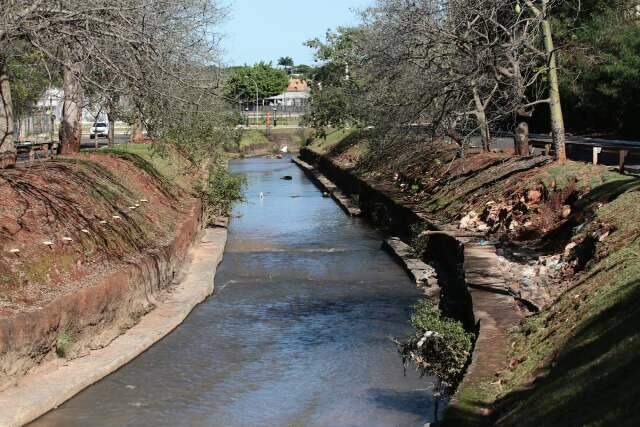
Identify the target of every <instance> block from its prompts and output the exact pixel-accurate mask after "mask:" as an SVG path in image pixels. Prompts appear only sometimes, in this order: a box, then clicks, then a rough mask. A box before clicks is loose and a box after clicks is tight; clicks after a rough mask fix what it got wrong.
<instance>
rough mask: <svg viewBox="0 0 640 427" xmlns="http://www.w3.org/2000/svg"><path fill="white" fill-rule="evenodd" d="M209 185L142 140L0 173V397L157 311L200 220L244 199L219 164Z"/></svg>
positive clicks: (198, 171)
mask: <svg viewBox="0 0 640 427" xmlns="http://www.w3.org/2000/svg"><path fill="white" fill-rule="evenodd" d="M166 149H168V148H166V147H165V150H166ZM208 177H209V178H208V179H207V174H203V173H202V169H201V167H197V166H194V165H193V164H191V163H190V162H189V161H187V160H186V159H185V158H184V157H182V156H180V155H179V154H178V153H177V152H175V151H173V150H170V152H165V153H164V154H163V155H159V154H158V153H156V152H155V151H154V147H153V145H146V144H140V145H125V146H120V147H118V148H116V149H113V150H108V151H107V150H100V151H96V152H92V153H88V154H84V153H81V154H76V155H73V156H68V157H60V158H57V159H56V160H53V161H50V162H45V163H41V164H38V165H35V166H32V167H26V166H24V167H22V166H21V167H18V168H16V169H15V170H6V171H2V173H1V174H0V199H1V200H2V201H3V203H2V205H1V206H0V390H1V389H4V388H6V387H7V386H10V385H11V384H13V383H15V381H16V380H18V379H19V378H20V377H21V376H22V375H24V374H25V373H27V372H29V371H30V370H31V369H33V368H35V367H37V366H38V365H39V364H41V363H42V362H44V361H48V360H54V359H56V358H76V357H80V356H82V355H84V354H86V353H87V352H88V351H90V350H91V349H96V348H101V347H103V346H105V345H107V344H109V343H110V342H111V341H112V340H113V339H114V338H115V337H117V336H118V335H120V334H121V333H123V332H124V331H126V330H127V329H128V328H130V327H131V326H133V325H134V324H136V323H137V321H138V320H139V319H140V317H141V316H143V315H144V314H145V313H147V312H148V311H150V310H152V309H153V308H154V306H155V305H156V303H157V300H158V298H160V296H161V291H162V290H164V289H166V288H168V287H169V286H171V284H172V283H174V282H175V281H176V280H177V279H178V274H179V272H180V268H181V266H182V264H183V261H184V257H185V255H186V252H187V249H188V248H189V246H190V245H191V243H192V242H193V240H194V239H195V237H196V236H197V234H198V233H199V231H200V229H201V226H202V224H203V223H205V224H206V223H208V222H213V221H214V220H215V218H216V217H217V216H224V215H226V213H227V211H228V209H229V206H230V203H231V200H234V199H235V198H237V197H239V195H240V182H238V181H237V180H235V179H234V178H231V177H230V176H229V175H228V174H227V173H226V171H225V170H224V169H221V166H220V165H216V166H215V167H212V168H211V173H210V174H209V175H208ZM212 189H215V191H213V190H212ZM203 201H204V209H203ZM203 212H204V213H205V218H204V219H203Z"/></svg>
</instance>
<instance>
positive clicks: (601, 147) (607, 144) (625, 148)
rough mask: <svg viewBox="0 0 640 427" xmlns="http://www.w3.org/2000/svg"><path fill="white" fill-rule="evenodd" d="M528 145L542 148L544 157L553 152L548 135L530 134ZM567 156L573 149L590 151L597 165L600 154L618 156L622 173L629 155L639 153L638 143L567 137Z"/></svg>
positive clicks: (639, 146)
mask: <svg viewBox="0 0 640 427" xmlns="http://www.w3.org/2000/svg"><path fill="white" fill-rule="evenodd" d="M529 144H530V145H533V146H534V147H539V148H543V149H544V151H545V154H546V155H549V154H551V152H552V150H553V140H552V138H551V137H550V136H548V135H540V134H530V135H529ZM565 146H566V149H567V154H568V155H571V152H572V151H573V150H574V149H582V150H584V149H589V148H590V149H591V153H592V163H593V164H594V165H597V164H598V158H599V155H600V154H601V153H614V154H618V167H619V169H620V172H621V173H624V169H625V162H626V159H627V157H628V156H629V154H633V153H640V141H623V140H616V139H602V138H586V137H573V136H572V137H569V138H567V139H566V141H565Z"/></svg>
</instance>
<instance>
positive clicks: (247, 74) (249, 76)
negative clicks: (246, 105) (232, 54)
mask: <svg viewBox="0 0 640 427" xmlns="http://www.w3.org/2000/svg"><path fill="white" fill-rule="evenodd" d="M288 83H289V78H288V77H287V74H286V73H285V72H283V71H282V70H279V69H277V68H274V67H273V66H272V64H271V63H270V62H269V63H265V62H259V63H257V64H255V65H252V66H250V65H244V66H242V67H233V68H231V69H230V70H229V77H228V78H227V81H226V84H225V94H226V96H227V97H228V98H231V99H234V100H238V99H249V100H250V99H255V98H256V85H257V89H258V97H260V98H267V97H269V96H273V95H277V94H279V93H281V92H282V91H283V90H284V89H285V88H286V87H287V84H288Z"/></svg>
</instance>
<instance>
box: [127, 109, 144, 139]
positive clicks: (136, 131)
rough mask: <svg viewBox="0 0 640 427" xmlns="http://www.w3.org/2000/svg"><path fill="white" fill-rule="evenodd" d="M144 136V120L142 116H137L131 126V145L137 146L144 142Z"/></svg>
mask: <svg viewBox="0 0 640 427" xmlns="http://www.w3.org/2000/svg"><path fill="white" fill-rule="evenodd" d="M143 139H144V134H143V133H142V120H140V116H138V115H136V116H135V118H134V119H133V123H132V124H131V135H129V143H131V144H135V143H138V142H142V140H143Z"/></svg>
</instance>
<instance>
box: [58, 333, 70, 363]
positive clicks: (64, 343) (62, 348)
mask: <svg viewBox="0 0 640 427" xmlns="http://www.w3.org/2000/svg"><path fill="white" fill-rule="evenodd" d="M72 343H73V336H72V335H71V332H69V330H67V329H62V330H60V332H58V336H57V337H56V354H57V355H58V356H59V357H67V355H68V354H69V348H70V347H71V344H72Z"/></svg>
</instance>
